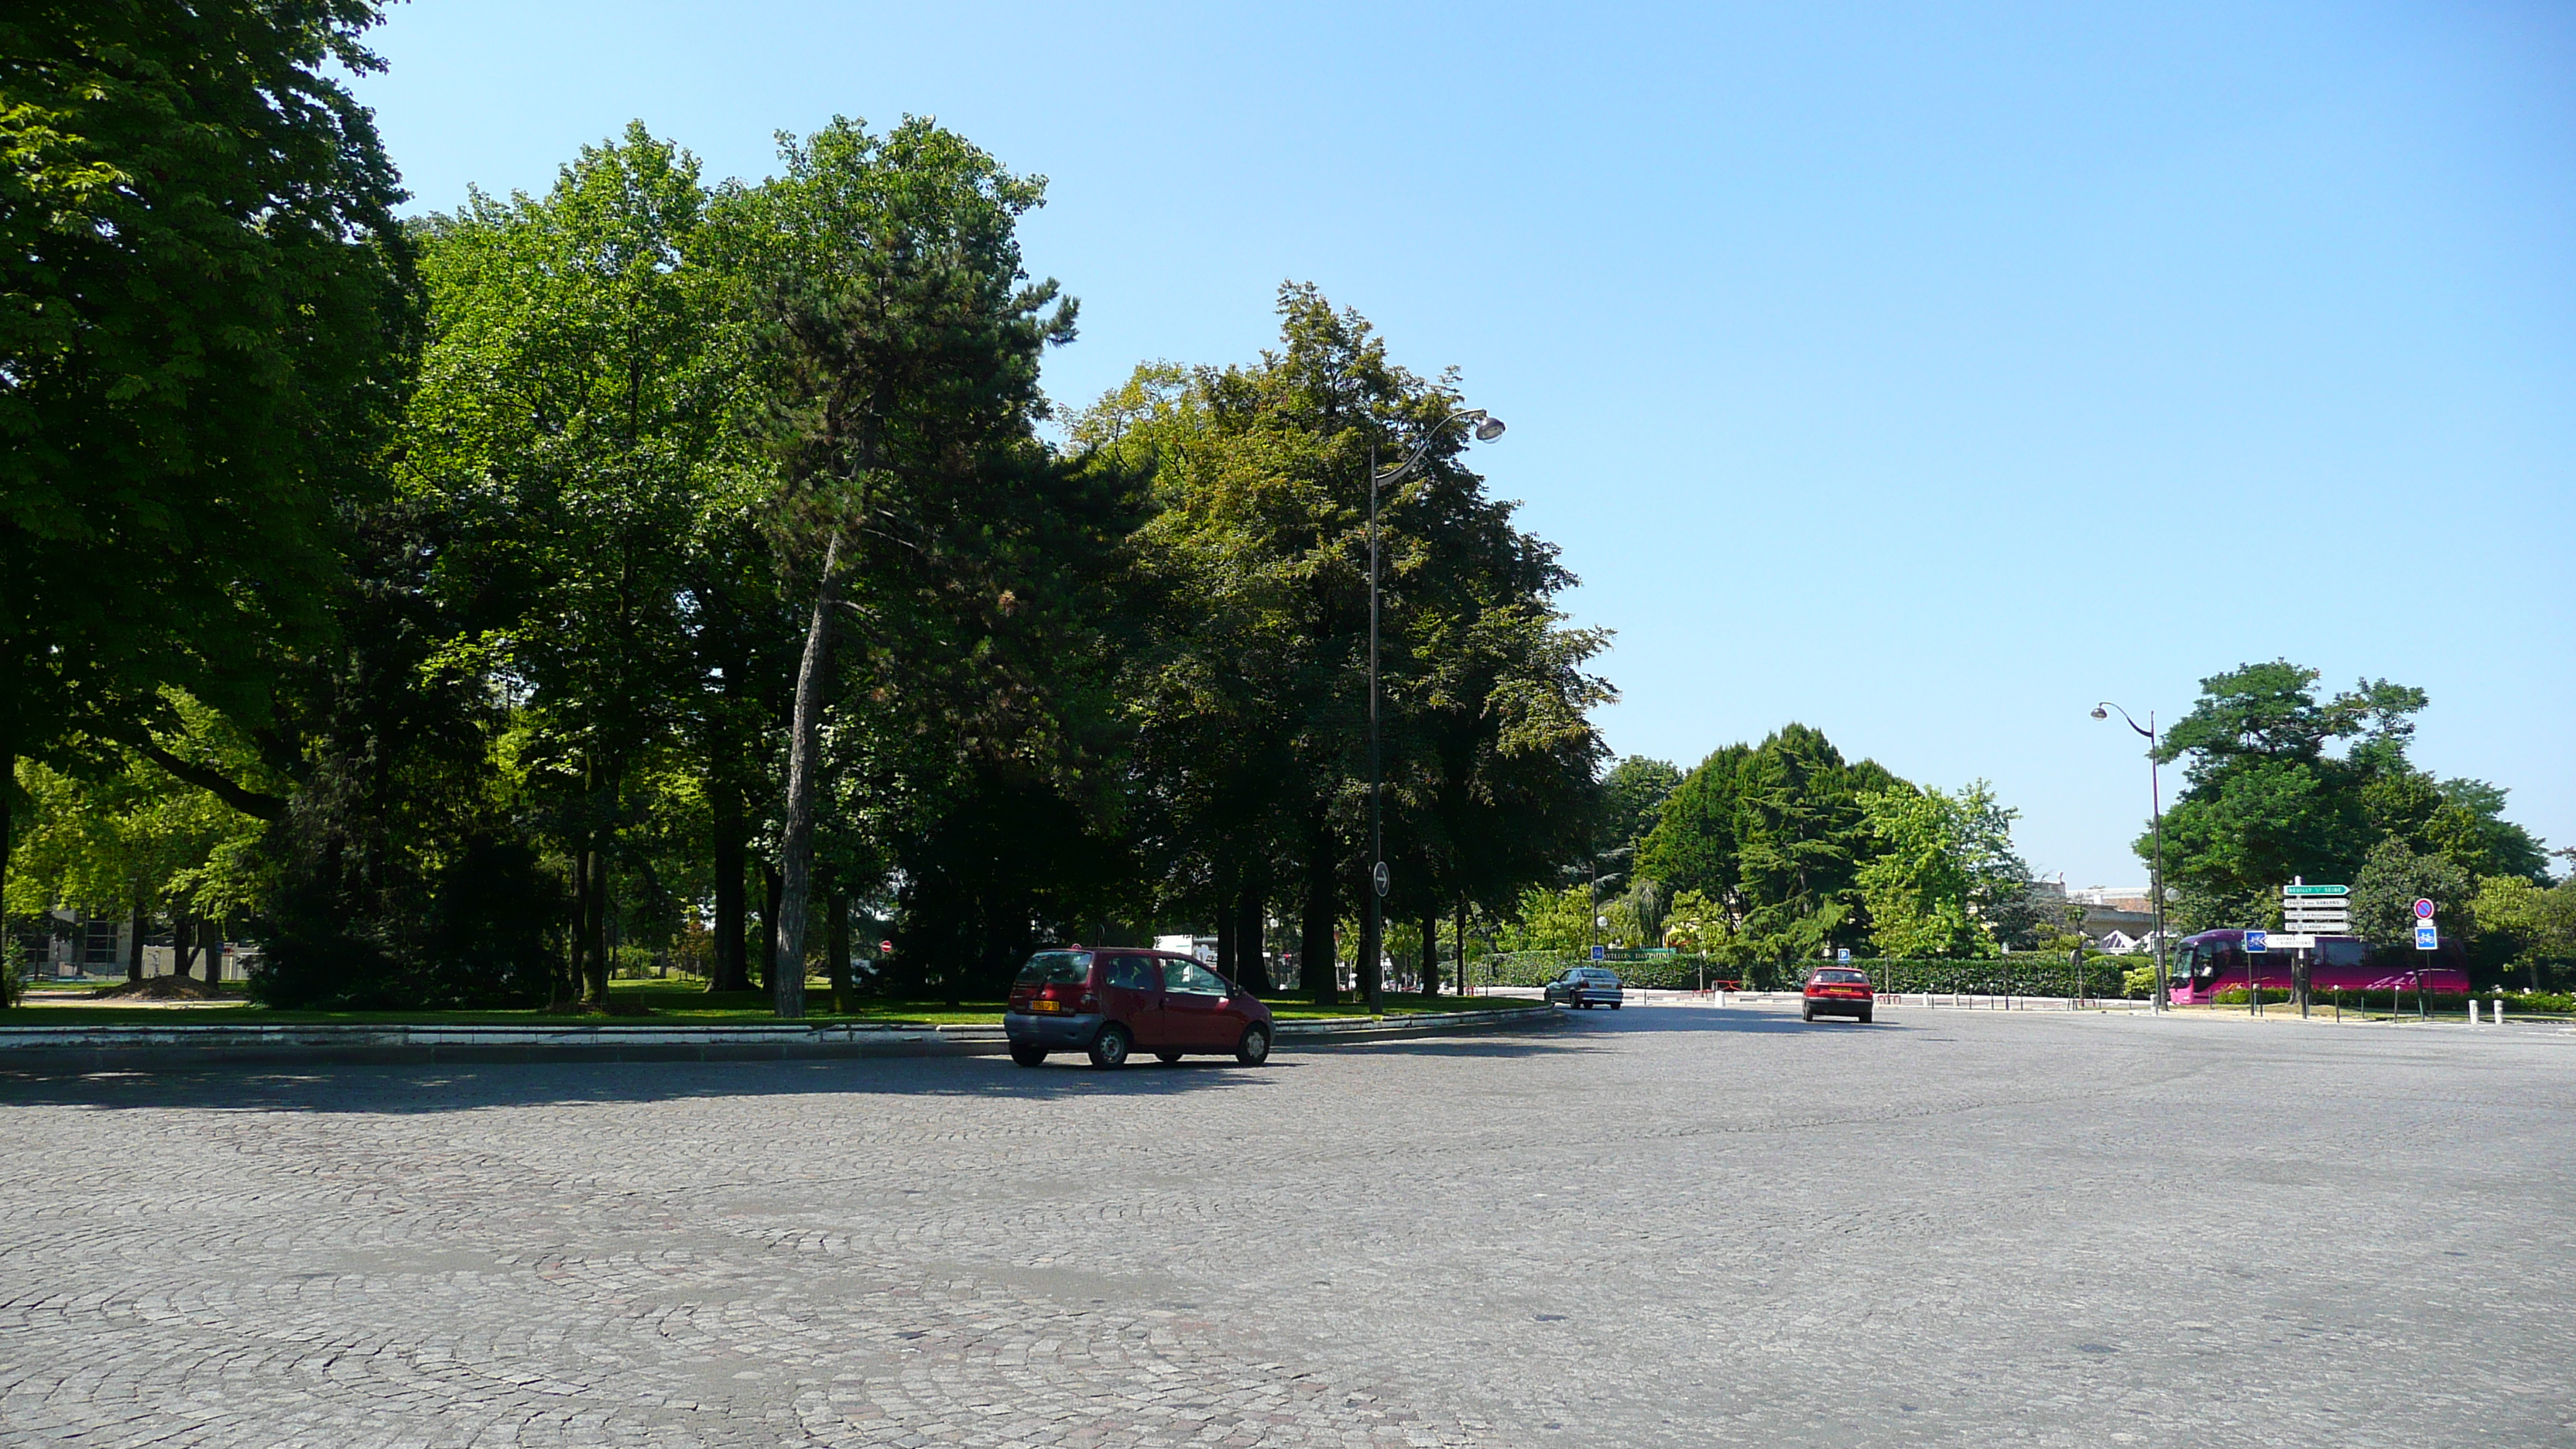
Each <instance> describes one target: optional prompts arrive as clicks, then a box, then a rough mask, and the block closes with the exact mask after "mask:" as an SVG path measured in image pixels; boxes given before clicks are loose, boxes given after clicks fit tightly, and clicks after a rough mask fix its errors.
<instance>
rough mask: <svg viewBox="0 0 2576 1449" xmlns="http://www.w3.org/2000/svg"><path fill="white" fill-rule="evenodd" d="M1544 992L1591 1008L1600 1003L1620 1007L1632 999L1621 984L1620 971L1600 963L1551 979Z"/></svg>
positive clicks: (1559, 999)
mask: <svg viewBox="0 0 2576 1449" xmlns="http://www.w3.org/2000/svg"><path fill="white" fill-rule="evenodd" d="M1543 994H1544V995H1545V997H1546V999H1547V1000H1549V1001H1552V1002H1554V1001H1561V1002H1563V1003H1565V1004H1566V1005H1568V1006H1574V1007H1580V1008H1582V1009H1584V1010H1587V1011H1588V1010H1590V1009H1592V1008H1593V1007H1596V1006H1606V1007H1609V1008H1610V1009H1611V1010H1612V1011H1617V1010H1618V1009H1619V1004H1620V1003H1621V1002H1623V1001H1625V1000H1627V999H1628V993H1627V992H1626V991H1625V990H1623V989H1622V988H1621V987H1620V985H1619V973H1618V972H1616V971H1609V970H1604V969H1603V968H1601V967H1599V966H1577V967H1575V968H1574V969H1573V970H1571V971H1568V972H1566V973H1565V974H1564V975H1562V976H1560V977H1558V978H1556V979H1555V980H1554V981H1551V982H1549V983H1547V986H1546V988H1545V990H1544V992H1543Z"/></svg>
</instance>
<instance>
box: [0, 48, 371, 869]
mask: <svg viewBox="0 0 2576 1449" xmlns="http://www.w3.org/2000/svg"><path fill="white" fill-rule="evenodd" d="M374 19H375V8H374V6H373V5H371V4H369V3H366V0H312V3H298V4H283V3H265V0H226V3H210V4H198V5H180V4H176V3H165V0H26V3H21V4H16V5H13V6H11V7H9V9H8V10H7V11H6V12H5V13H0V97H5V104H0V151H5V152H6V154H7V156H8V158H9V162H8V164H7V165H6V166H0V378H5V379H6V385H5V386H0V438H5V439H6V440H7V445H6V446H5V447H0V574H5V576H6V577H7V578H8V579H9V581H10V586H9V588H8V589H7V590H6V591H5V592H0V599H5V603H0V755H5V756H6V757H8V758H11V759H13V760H14V759H16V758H18V757H21V756H34V757H39V758H47V759H53V760H56V761H57V762H58V763H59V762H60V761H61V758H62V747H63V746H64V745H65V743H66V742H67V741H69V740H71V739H72V738H74V737H75V736H79V735H84V734H85V735H87V736H88V737H90V738H92V739H96V738H101V737H104V736H107V735H110V734H114V735H118V736H122V737H127V738H136V739H139V738H142V737H145V736H148V735H149V734H150V732H151V731H153V730H155V729H165V728H167V727H169V726H170V725H171V723H172V721H171V718H170V717H169V715H168V714H167V713H166V712H165V710H164V706H163V704H162V700H163V698H164V696H163V695H162V693H161V691H162V688H163V687H164V686H173V685H175V686H178V687H181V688H183V689H185V690H186V691H187V692H188V694H189V695H190V696H191V697H193V698H195V699H198V700H201V701H204V702H206V703H207V704H209V705H211V706H214V707H217V708H221V709H223V710H225V711H227V712H230V713H232V714H234V715H236V716H237V717H239V718H240V719H242V720H243V721H244V722H245V723H246V724H258V723H263V722H265V716H266V711H267V703H268V700H267V691H268V688H269V685H270V682H271V680H272V677H273V674H274V662H275V655H276V652H277V650H278V648H279V646H280V645H281V643H282V642H285V641H299V640H300V641H313V640H317V639H319V638H321V637H323V636H325V635H327V633H328V625H329V621H328V618H327V613H326V603H327V599H328V597H329V595H330V593H331V590H332V589H333V587H334V583H335V580H337V579H338V578H339V577H340V574H341V570H340V567H339V561H338V557H337V551H336V544H337V538H336V531H337V527H338V521H339V520H340V519H341V518H342V517H344V512H343V509H342V504H343V503H344V502H345V501H347V500H349V499H351V498H355V497H359V496H363V495H365V494H367V493H368V492H369V491H370V490H371V487H372V477H373V475H372V474H371V472H370V470H369V467H368V460H369V459H370V456H371V455H372V453H373V452H374V450H375V448H376V447H377V446H378V444H379V442H380V441H381V439H382V437H383V436H384V428H385V424H386V422H387V421H388V419H389V416H390V413H391V411H392V408H393V405H394V401H395V399H396V396H397V394H398V392H399V390H400V387H401V385H402V383H403V380H404V377H405V375H406V372H407V355H408V348H409V340H410V328H411V317H412V307H411V303H410V300H409V292H408V284H407V281H406V266H405V261H404V255H405V248H404V244H403V241H402V238H401V236H400V235H399V232H398V230H397V228H396V227H395V224H394V222H393V219H392V215H391V208H392V206H393V205H394V204H395V203H396V202H397V201H398V200H399V199H400V196H401V193H400V191H399V190H398V188H397V186H396V182H395V177H394V171H393V167H392V165H391V164H390V163H389V162H388V161H387V160H386V159H385V155H384V151H383V148H382V147H381V146H380V145H379V144H378V141H377V138H376V133H375V128H374V125H373V123H372V121H371V120H370V118H369V117H368V114H367V112H366V110H365V109H364V108H363V107H361V106H359V105H358V104H357V103H356V101H354V100H353V99H352V98H351V97H350V95H349V93H348V91H347V90H346V89H345V87H344V86H342V85H341V84H340V82H339V81H338V80H336V79H334V78H333V76H332V74H331V73H332V72H333V71H334V70H339V71H343V72H356V73H364V72H367V71H370V70H373V69H375V68H376V62H375V60H374V58H373V57H372V56H370V55H369V54H368V53H367V52H366V51H365V49H364V48H363V47H361V46H360V44H359V41H358V37H359V35H360V34H361V32H363V31H364V30H365V29H366V28H367V26H369V25H370V24H372V23H373V21H374ZM14 796H15V792H14V791H13V790H5V789H0V875H5V874H6V869H7V864H8V860H7V855H6V850H7V846H6V840H7V838H8V836H9V834H10V831H9V830H8V828H7V825H8V806H9V803H10V802H11V800H13V799H14Z"/></svg>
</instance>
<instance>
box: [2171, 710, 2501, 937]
mask: <svg viewBox="0 0 2576 1449" xmlns="http://www.w3.org/2000/svg"><path fill="white" fill-rule="evenodd" d="M2317 677H2318V676H2317V671H2315V670H2313V669H2306V668H2302V667H2300V666H2298V665H2294V664H2291V663H2289V662H2288V661H2286V660H2275V661H2273V662H2271V663H2268V664H2248V665H2244V666H2242V667H2240V668H2238V669H2235V670H2233V671H2230V672H2228V673H2226V674H2220V675H2214V676H2212V677H2210V678H2208V679H2204V680H2202V681H2201V697H2200V700H2199V702H2198V703H2197V704H2196V705H2195V706H2194V707H2193V709H2192V712H2191V713H2190V714H2189V715H2188V716H2186V717H2184V718H2183V719H2182V720H2180V721H2179V722H2177V723H2176V724H2175V725H2174V726H2173V727H2172V728H2171V729H2170V730H2168V731H2167V732H2166V734H2165V737H2164V740H2163V742H2162V745H2161V747H2160V750H2159V754H2158V758H2159V759H2161V760H2164V761H2165V762H2167V763H2171V762H2173V761H2175V760H2182V761H2184V762H2185V765H2184V781H2185V784H2184V788H2183V791H2182V794H2181V796H2180V797H2179V798H2178V799H2176V800H2175V802H2174V804H2173V806H2172V807H2171V808H2170V809H2169V810H2168V811H2167V812H2166V814H2165V821H2164V863H2165V878H2166V880H2167V882H2168V883H2169V884H2170V885H2171V887H2172V888H2173V889H2174V890H2175V891H2176V893H2177V895H2178V897H2179V899H2178V900H2177V902H2176V904H2175V906H2174V908H2173V909H2172V911H2171V913H2170V914H2171V917H2172V919H2173V923H2174V925H2175V927H2176V929H2178V930H2182V931H2194V930H2205V929H2208V928H2211V927H2215V926H2226V925H2247V924H2253V923H2257V922H2261V921H2265V920H2274V919H2277V917H2278V909H2279V905H2278V902H2279V894H2278V893H2279V890H2280V888H2281V887H2282V886H2284V885H2287V884H2289V883H2290V882H2291V881H2292V880H2294V879H2301V878H2304V879H2307V880H2310V881H2334V882H2352V881H2355V879H2356V876H2357V874H2358V872H2359V871H2360V870H2361V869H2362V867H2363V863H2364V861H2365V860H2366V859H2368V858H2370V856H2371V854H2372V851H2373V850H2374V848H2375V847H2377V846H2378V845H2379V844H2380V843H2381V842H2382V841H2385V840H2390V839H2395V840H2398V841H2400V842H2403V843H2404V844H2405V846H2406V853H2407V854H2408V855H2409V856H2410V857H2411V856H2430V857H2433V858H2435V859H2438V860H2440V861H2443V862H2445V863H2446V864H2447V865H2448V866H2449V867H2450V869H2451V870H2453V871H2456V872H2459V873H2461V874H2462V875H2463V876H2464V878H2465V877H2466V876H2470V875H2477V874H2522V875H2528V876H2531V877H2534V878H2537V877H2538V876H2539V875H2540V867H2541V864H2542V857H2541V853H2540V845H2539V842H2538V841H2536V840H2534V839H2532V837H2531V836H2530V834H2529V833H2528V832H2526V831H2524V830H2522V829H2521V827H2519V826H2515V825H2513V824H2511V823H2510V822H2507V821H2505V820H2504V819H2503V818H2502V813H2501V812H2502V809H2503V804H2504V792H2503V791H2502V790H2500V789H2498V788H2496V787H2495V786H2492V785H2489V784H2486V783H2485V782H2483V781H2475V780H2453V781H2449V782H2442V781H2437V780H2435V779H2434V778H2433V777H2432V776H2430V775H2427V774H2425V773H2424V772H2422V771H2420V770H2418V769H2416V768H2415V767H2414V765H2413V764H2411V763H2410V762H2409V761H2408V760H2407V758H2406V747H2407V744H2408V742H2409V741H2410V740H2411V739H2412V738H2413V737H2414V732H2415V716H2416V715H2417V714H2418V713H2420V712H2421V711H2422V710H2423V709H2424V707H2425V703H2426V700H2425V696H2424V692H2423V691H2422V690H2420V689H2414V688H2411V687H2408V686H2404V685H2396V684H2390V683H2389V682H2387V681H2386V680H2377V681H2363V682H2362V683H2359V684H2357V685H2355V686H2354V688H2352V689H2351V690H2348V691H2345V692H2343V693H2340V694H2335V695H2332V696H2329V697H2325V698H2320V697H2319V695H2318V692H2317V690H2316V688H2315V685H2316V681H2317ZM2136 849H2137V851H2138V855H2139V858H2140V859H2141V860H2146V859H2149V858H2151V856H2152V853H2153V852H2152V834H2151V833H2142V834H2141V835H2140V836H2139V837H2138V841H2137V846H2136ZM2410 899H2411V897H2410Z"/></svg>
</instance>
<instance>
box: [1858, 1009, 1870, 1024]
mask: <svg viewBox="0 0 2576 1449" xmlns="http://www.w3.org/2000/svg"><path fill="white" fill-rule="evenodd" d="M1860 1024H1861V1025H1863V1026H1867V1025H1869V1013H1868V1012H1866V1011H1864V1012H1862V1013H1861V1014H1860Z"/></svg>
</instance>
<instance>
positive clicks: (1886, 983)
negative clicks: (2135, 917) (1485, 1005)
mask: <svg viewBox="0 0 2576 1449" xmlns="http://www.w3.org/2000/svg"><path fill="white" fill-rule="evenodd" d="M2136 962H2137V958H2136V957H2133V956H2088V957H2086V958H2085V961H2084V975H2083V978H2082V981H2081V983H2080V985H2081V987H2082V989H2083V994H2084V995H2086V996H2088V997H2119V996H2125V995H2127V994H2128V987H2127V983H2126V982H2125V981H2124V980H2123V975H2124V973H2125V972H2126V971H2127V970H2129V969H2130V968H2131V967H2133V966H2134V965H2135V964H2136ZM1592 964H1594V963H1593V962H1592V960H1591V959H1590V958H1589V957H1588V956H1586V955H1585V954H1584V953H1583V952H1581V951H1511V952H1505V953H1502V954H1499V955H1492V956H1486V957H1483V958H1481V959H1479V960H1476V961H1471V962H1470V963H1469V966H1470V967H1471V969H1472V970H1473V972H1474V977H1475V982H1476V984H1477V985H1479V986H1542V985H1545V984H1546V983H1548V982H1550V981H1553V980H1555V979H1556V978H1557V977H1559V976H1562V975H1564V974H1565V972H1566V970H1567V969H1568V968H1570V967H1575V966H1589V965H1592ZM1600 964H1601V965H1604V966H1607V967H1609V968H1610V969H1611V970H1613V971H1616V972H1618V973H1619V979H1620V981H1621V982H1623V983H1625V984H1626V985H1629V986H1635V987H1641V988H1650V989H1653V990H1656V991H1688V990H1691V989H1693V988H1695V987H1697V986H1698V985H1699V984H1700V983H1701V982H1702V981H1704V980H1705V981H1737V980H1740V981H1742V982H1743V983H1744V986H1745V989H1746V990H1749V991H1790V990H1795V989H1796V988H1797V985H1798V983H1799V982H1801V981H1803V980H1805V979H1806V974H1807V971H1808V970H1809V969H1810V968H1812V967H1815V966H1819V965H1823V964H1825V963H1823V962H1818V961H1791V962H1787V963H1781V962H1769V961H1766V962H1761V963H1758V964H1755V965H1752V966H1738V965H1734V964H1731V963H1728V962H1725V961H1721V960H1719V959H1717V958H1715V957H1710V956H1689V955H1679V956H1662V957H1656V958H1654V959H1652V960H1646V961H1604V962H1601V963H1600ZM1851 964H1852V966H1853V967H1854V968H1855V969H1858V970H1861V971H1866V972H1868V973H1869V979H1870V980H1871V981H1873V982H1875V983H1877V985H1878V989H1879V990H1881V991H1899V992H1921V991H1931V992H1956V993H1960V994H1964V995H1969V996H2055V997H2065V996H2067V995H2070V994H2072V993H2073V992H2074V991H2075V990H2076V988H2077V986H2078V985H2079V982H2078V981H2077V978H2076V974H2075V968H2074V967H2073V966H2071V965H2069V964H2068V963H2067V960H2066V958H2065V957H2064V956H2059V955H2051V954H2038V953H2030V952H2024V953H2019V954H2015V955H2011V956H1999V957H1996V958H1994V959H1992V960H1975V961H1906V960H1897V959H1894V958H1891V957H1877V958H1873V959H1870V960H1863V961H1854V962H1852V963H1851ZM1703 973H1704V974H1703Z"/></svg>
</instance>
